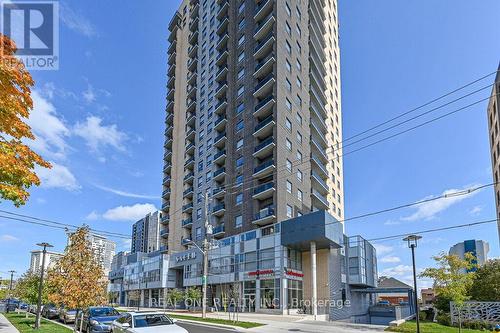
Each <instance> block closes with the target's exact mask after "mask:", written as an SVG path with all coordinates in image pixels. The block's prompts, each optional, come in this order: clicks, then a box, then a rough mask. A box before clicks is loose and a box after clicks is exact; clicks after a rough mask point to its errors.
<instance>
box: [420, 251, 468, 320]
mask: <svg viewBox="0 0 500 333" xmlns="http://www.w3.org/2000/svg"><path fill="white" fill-rule="evenodd" d="M433 259H434V260H435V261H436V263H437V266H438V267H431V268H426V269H425V270H424V271H423V272H422V273H421V274H420V276H421V277H427V278H431V279H433V280H434V290H435V291H436V293H437V294H438V295H439V297H440V298H441V299H444V300H446V299H447V300H450V301H453V302H454V303H455V304H456V305H457V307H458V311H459V315H458V317H459V325H460V326H461V320H460V308H461V307H462V305H463V303H464V302H465V301H467V300H469V299H470V296H469V291H470V289H471V287H472V284H473V282H474V276H475V273H474V272H471V270H472V269H474V268H475V267H477V264H476V263H475V262H476V260H475V257H474V255H472V254H471V253H466V254H465V258H464V259H461V258H459V257H458V256H456V255H447V254H445V253H441V254H440V255H438V256H435V257H433ZM466 272H469V273H466Z"/></svg>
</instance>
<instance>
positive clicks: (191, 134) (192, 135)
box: [186, 129, 196, 142]
mask: <svg viewBox="0 0 500 333" xmlns="http://www.w3.org/2000/svg"><path fill="white" fill-rule="evenodd" d="M195 136H196V131H195V130H194V129H190V130H189V131H188V132H187V133H186V140H189V141H191V142H194V138H195Z"/></svg>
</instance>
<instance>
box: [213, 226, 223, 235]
mask: <svg viewBox="0 0 500 333" xmlns="http://www.w3.org/2000/svg"><path fill="white" fill-rule="evenodd" d="M224 231H225V228H224V224H221V225H218V226H216V227H215V228H214V229H213V230H212V233H213V234H214V235H217V234H221V233H224Z"/></svg>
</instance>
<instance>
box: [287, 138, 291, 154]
mask: <svg viewBox="0 0 500 333" xmlns="http://www.w3.org/2000/svg"><path fill="white" fill-rule="evenodd" d="M286 148H287V149H288V150H290V151H291V150H292V141H290V140H289V139H286Z"/></svg>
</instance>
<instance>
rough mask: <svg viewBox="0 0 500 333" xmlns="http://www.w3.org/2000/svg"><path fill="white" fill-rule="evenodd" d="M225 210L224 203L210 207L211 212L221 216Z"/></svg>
mask: <svg viewBox="0 0 500 333" xmlns="http://www.w3.org/2000/svg"><path fill="white" fill-rule="evenodd" d="M225 211H226V205H224V204H219V205H216V206H214V207H213V208H212V214H213V215H215V216H222V215H224V212H225Z"/></svg>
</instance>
